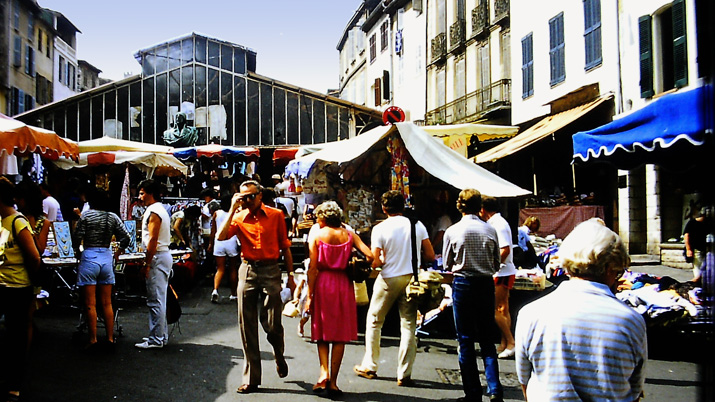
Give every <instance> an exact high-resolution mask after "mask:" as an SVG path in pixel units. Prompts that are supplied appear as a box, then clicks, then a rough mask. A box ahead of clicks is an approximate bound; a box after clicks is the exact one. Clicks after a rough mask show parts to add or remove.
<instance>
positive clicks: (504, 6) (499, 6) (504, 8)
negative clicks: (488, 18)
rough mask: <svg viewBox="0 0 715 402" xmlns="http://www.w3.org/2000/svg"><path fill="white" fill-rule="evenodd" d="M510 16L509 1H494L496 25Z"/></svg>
mask: <svg viewBox="0 0 715 402" xmlns="http://www.w3.org/2000/svg"><path fill="white" fill-rule="evenodd" d="M508 16H509V0H495V1H494V23H495V24H496V23H497V22H499V21H501V20H503V19H504V18H507V17H508Z"/></svg>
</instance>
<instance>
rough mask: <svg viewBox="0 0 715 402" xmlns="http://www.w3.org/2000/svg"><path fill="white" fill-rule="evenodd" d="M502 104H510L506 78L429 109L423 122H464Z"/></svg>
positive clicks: (429, 123)
mask: <svg viewBox="0 0 715 402" xmlns="http://www.w3.org/2000/svg"><path fill="white" fill-rule="evenodd" d="M504 106H511V80H508V79H504V80H499V81H496V82H493V83H492V84H491V85H489V86H488V87H486V88H480V89H478V90H476V91H474V92H472V93H469V94H467V95H465V96H462V97H460V98H458V99H455V100H453V101H452V102H449V103H448V104H446V105H444V106H440V107H438V108H436V109H434V110H430V111H429V112H427V114H426V115H425V123H426V124H427V125H434V124H455V123H466V122H470V121H474V120H477V119H479V118H481V117H483V116H484V115H485V114H487V113H488V112H490V111H492V110H495V109H497V108H500V107H504Z"/></svg>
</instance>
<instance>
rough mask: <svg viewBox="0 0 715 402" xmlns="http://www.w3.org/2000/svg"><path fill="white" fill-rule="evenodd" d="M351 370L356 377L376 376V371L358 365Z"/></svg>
mask: <svg viewBox="0 0 715 402" xmlns="http://www.w3.org/2000/svg"><path fill="white" fill-rule="evenodd" d="M353 371H354V372H355V374H357V375H358V377H362V378H367V379H368V380H372V379H373V378H377V372H375V371H372V370H366V369H364V368H362V367H360V366H355V367H353Z"/></svg>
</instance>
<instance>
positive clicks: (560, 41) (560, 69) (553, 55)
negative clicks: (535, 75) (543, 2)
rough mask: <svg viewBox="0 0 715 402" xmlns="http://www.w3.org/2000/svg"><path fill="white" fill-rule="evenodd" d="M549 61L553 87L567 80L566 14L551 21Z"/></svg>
mask: <svg viewBox="0 0 715 402" xmlns="http://www.w3.org/2000/svg"><path fill="white" fill-rule="evenodd" d="M549 44H550V46H551V47H550V50H549V59H550V62H551V81H550V83H551V85H556V84H558V83H560V82H563V81H564V80H565V79H566V57H565V56H566V55H565V44H564V13H563V12H562V13H559V15H557V16H556V17H554V18H552V19H550V20H549Z"/></svg>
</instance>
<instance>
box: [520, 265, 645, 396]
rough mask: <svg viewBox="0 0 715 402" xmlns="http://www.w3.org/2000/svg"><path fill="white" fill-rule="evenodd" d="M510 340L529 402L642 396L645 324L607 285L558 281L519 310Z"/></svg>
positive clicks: (575, 280)
mask: <svg viewBox="0 0 715 402" xmlns="http://www.w3.org/2000/svg"><path fill="white" fill-rule="evenodd" d="M515 335H516V336H515V339H516V366H517V375H518V377H519V382H520V383H521V384H526V385H527V391H526V392H527V395H526V396H527V399H528V400H529V401H582V400H588V401H634V400H636V399H637V398H638V397H639V396H640V394H641V392H642V391H643V383H644V380H645V362H646V360H647V350H648V347H647V341H646V326H645V321H644V320H643V317H641V316H640V315H639V314H638V313H636V312H635V311H634V310H633V309H631V308H630V307H628V306H626V305H625V304H624V303H622V302H621V301H619V300H618V299H616V297H615V296H614V295H613V294H612V293H611V291H610V290H609V289H608V287H607V286H606V285H603V284H600V283H596V282H591V281H587V280H579V279H572V280H570V281H567V282H563V283H562V284H561V285H559V287H558V288H557V289H556V290H555V291H554V292H553V293H551V294H549V295H547V296H544V297H542V298H541V299H539V300H536V301H534V302H532V303H530V304H527V305H526V306H524V307H523V308H522V309H521V310H520V311H519V317H518V319H517V323H516V334H515Z"/></svg>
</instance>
